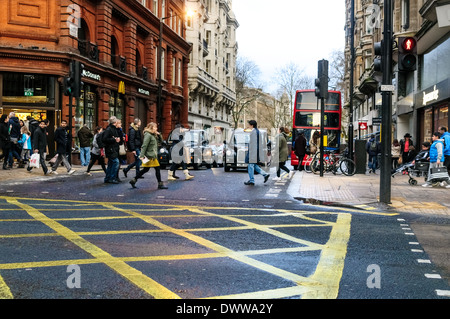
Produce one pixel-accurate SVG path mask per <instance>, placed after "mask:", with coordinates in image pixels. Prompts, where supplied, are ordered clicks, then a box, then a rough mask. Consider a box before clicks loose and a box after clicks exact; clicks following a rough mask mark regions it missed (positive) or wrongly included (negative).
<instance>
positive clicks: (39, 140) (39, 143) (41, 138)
mask: <svg viewBox="0 0 450 319" xmlns="http://www.w3.org/2000/svg"><path fill="white" fill-rule="evenodd" d="M46 127H47V125H46V124H45V121H40V122H39V128H37V129H36V131H35V132H34V135H33V141H32V146H33V150H34V153H38V154H39V155H40V158H39V163H40V165H41V167H42V170H43V171H44V175H47V172H48V168H47V165H45V156H46V152H47V134H46V131H45V128H46ZM32 169H33V168H32V167H30V164H29V163H28V168H27V170H28V171H29V172H30V171H31V170H32Z"/></svg>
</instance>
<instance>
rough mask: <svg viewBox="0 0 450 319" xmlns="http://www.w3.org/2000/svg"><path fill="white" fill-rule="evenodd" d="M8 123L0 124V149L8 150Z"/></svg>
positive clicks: (9, 140) (9, 144)
mask: <svg viewBox="0 0 450 319" xmlns="http://www.w3.org/2000/svg"><path fill="white" fill-rule="evenodd" d="M10 147H11V139H10V137H9V123H0V148H4V149H7V148H10Z"/></svg>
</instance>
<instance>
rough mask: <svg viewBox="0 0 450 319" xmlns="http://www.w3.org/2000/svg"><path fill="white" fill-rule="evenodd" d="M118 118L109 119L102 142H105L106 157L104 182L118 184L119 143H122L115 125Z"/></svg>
mask: <svg viewBox="0 0 450 319" xmlns="http://www.w3.org/2000/svg"><path fill="white" fill-rule="evenodd" d="M119 125H120V120H118V119H117V118H116V117H115V116H112V117H111V118H110V119H109V125H108V127H107V128H106V130H105V132H104V133H103V139H102V141H103V144H105V155H106V158H107V159H108V167H107V169H106V176H105V179H104V182H105V183H112V184H118V183H119V181H118V180H117V175H118V172H119V167H120V162H119V145H120V144H122V143H123V134H120V133H119V131H118V129H117V127H118V126H119Z"/></svg>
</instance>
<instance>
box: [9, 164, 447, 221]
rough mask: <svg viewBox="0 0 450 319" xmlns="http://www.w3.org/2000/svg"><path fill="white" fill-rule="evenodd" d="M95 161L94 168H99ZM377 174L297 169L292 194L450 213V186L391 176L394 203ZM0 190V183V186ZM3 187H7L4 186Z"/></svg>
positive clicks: (13, 175) (22, 174) (22, 175)
mask: <svg viewBox="0 0 450 319" xmlns="http://www.w3.org/2000/svg"><path fill="white" fill-rule="evenodd" d="M73 168H74V169H75V170H76V172H75V175H79V174H84V172H85V171H86V167H82V166H81V165H73ZM100 170H101V167H100V166H99V165H94V166H93V167H92V171H100ZM57 172H58V173H59V174H58V176H61V177H66V176H67V177H68V175H67V172H66V170H65V168H64V167H62V166H61V167H59V168H58V170H57ZM378 174H379V171H377V174H368V173H366V174H355V175H353V176H344V175H333V174H331V173H325V174H324V176H323V177H321V176H320V175H318V174H317V175H316V174H313V173H306V172H305V171H297V172H296V173H295V175H294V177H293V178H292V180H291V183H290V184H291V185H290V187H289V190H288V192H289V195H291V196H292V197H294V198H296V199H298V200H302V201H303V202H305V203H309V204H315V205H327V206H340V207H349V208H355V209H363V210H375V209H376V210H380V209H382V210H387V211H392V212H397V213H416V214H426V215H441V216H442V217H444V216H445V217H450V189H446V188H442V187H433V188H424V187H421V185H422V184H423V183H424V181H423V178H417V181H418V183H417V185H416V186H411V185H409V183H408V179H409V177H408V176H407V175H396V176H395V177H394V178H391V203H390V204H388V205H386V204H383V203H380V201H379V193H380V176H379V175H378ZM42 178H46V177H44V174H43V171H42V169H33V171H32V172H27V170H26V169H25V168H13V169H10V170H1V169H0V186H2V185H1V184H2V181H9V182H13V181H20V180H29V179H42ZM0 191H2V190H1V187H0ZM3 191H4V190H3Z"/></svg>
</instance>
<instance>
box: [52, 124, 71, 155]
mask: <svg viewBox="0 0 450 319" xmlns="http://www.w3.org/2000/svg"><path fill="white" fill-rule="evenodd" d="M55 142H56V153H58V154H63V155H65V154H66V151H67V148H68V143H69V133H68V132H67V129H65V128H63V127H58V128H57V129H56V131H55Z"/></svg>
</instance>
